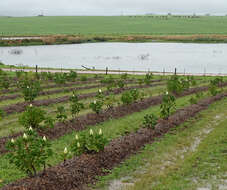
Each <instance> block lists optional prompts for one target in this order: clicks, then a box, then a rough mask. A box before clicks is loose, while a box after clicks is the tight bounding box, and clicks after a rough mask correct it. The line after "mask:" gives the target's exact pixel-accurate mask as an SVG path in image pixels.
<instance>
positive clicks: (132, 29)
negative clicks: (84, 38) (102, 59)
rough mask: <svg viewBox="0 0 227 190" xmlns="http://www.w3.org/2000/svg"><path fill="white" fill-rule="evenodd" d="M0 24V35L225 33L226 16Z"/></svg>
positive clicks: (25, 19) (6, 20)
mask: <svg viewBox="0 0 227 190" xmlns="http://www.w3.org/2000/svg"><path fill="white" fill-rule="evenodd" d="M0 23H1V29H0V33H1V35H2V36H30V35H36V36H37V35H58V34H66V35H100V34H101V35H132V34H140V35H153V34H155V35H160V34H162V35H176V34H181V35H182V34H227V16H199V17H198V18H192V17H191V18H184V16H181V17H175V16H169V17H166V16H158V15H157V16H106V17H105V16H96V17H95V16H92V17H91V16H71V17H70V16H65V17H64V16H62V17H61V16H58V17H54V16H53V17H46V16H44V17H15V18H14V17H0ZM25 29H26V30H25Z"/></svg>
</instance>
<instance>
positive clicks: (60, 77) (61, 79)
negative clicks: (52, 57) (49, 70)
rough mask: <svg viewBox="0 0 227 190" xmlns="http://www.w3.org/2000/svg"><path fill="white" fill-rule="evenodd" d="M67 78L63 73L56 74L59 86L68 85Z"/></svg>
mask: <svg viewBox="0 0 227 190" xmlns="http://www.w3.org/2000/svg"><path fill="white" fill-rule="evenodd" d="M66 78H67V76H66V75H64V74H62V73H55V76H54V81H55V83H56V84H58V85H63V84H65V83H66Z"/></svg>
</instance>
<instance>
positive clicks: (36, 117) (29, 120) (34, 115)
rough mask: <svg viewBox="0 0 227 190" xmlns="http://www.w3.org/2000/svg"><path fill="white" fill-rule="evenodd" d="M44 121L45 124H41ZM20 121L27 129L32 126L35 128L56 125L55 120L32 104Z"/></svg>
mask: <svg viewBox="0 0 227 190" xmlns="http://www.w3.org/2000/svg"><path fill="white" fill-rule="evenodd" d="M42 122H44V125H41V124H42ZM19 123H20V124H21V125H23V126H24V127H25V128H26V129H29V128H30V127H32V128H33V129H35V130H38V129H46V128H47V127H48V128H52V127H54V120H53V119H52V118H50V117H48V116H47V115H46V112H45V111H44V110H42V109H41V108H38V107H34V106H32V104H30V105H29V106H28V107H27V108H26V110H25V111H24V112H23V113H22V115H21V116H20V117H19Z"/></svg>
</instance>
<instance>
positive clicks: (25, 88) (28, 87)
mask: <svg viewBox="0 0 227 190" xmlns="http://www.w3.org/2000/svg"><path fill="white" fill-rule="evenodd" d="M18 85H19V88H20V89H21V91H22V94H23V96H24V100H25V101H28V102H32V101H33V100H34V99H35V98H36V97H38V95H39V93H40V91H41V87H40V82H39V81H33V80H29V79H25V80H22V81H19V84H18Z"/></svg>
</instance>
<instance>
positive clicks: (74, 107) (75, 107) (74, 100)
mask: <svg viewBox="0 0 227 190" xmlns="http://www.w3.org/2000/svg"><path fill="white" fill-rule="evenodd" d="M70 101H71V113H72V117H73V118H76V116H77V115H78V114H79V112H80V111H81V110H82V109H83V108H84V104H83V103H80V102H79V98H78V96H77V95H76V92H73V95H72V97H71V98H70Z"/></svg>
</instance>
